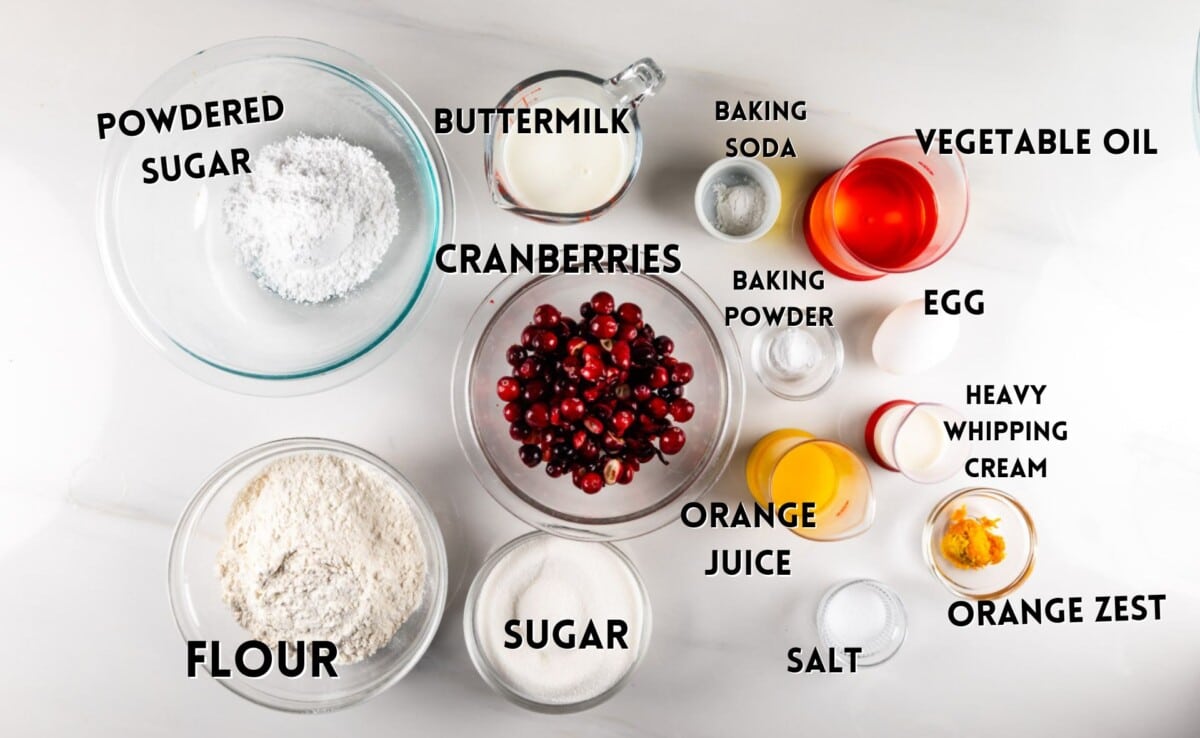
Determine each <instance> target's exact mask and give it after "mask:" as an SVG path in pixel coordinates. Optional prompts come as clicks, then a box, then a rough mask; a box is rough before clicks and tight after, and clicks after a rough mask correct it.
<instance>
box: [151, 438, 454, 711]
mask: <svg viewBox="0 0 1200 738" xmlns="http://www.w3.org/2000/svg"><path fill="white" fill-rule="evenodd" d="M305 452H310V453H322V452H324V453H335V454H339V455H343V456H349V457H351V458H352V459H354V460H356V461H357V462H360V463H363V464H366V465H367V466H369V467H371V468H373V469H375V470H376V471H378V472H379V473H381V474H383V475H384V476H386V477H388V478H389V479H391V480H392V481H393V482H394V483H395V490H396V492H397V493H398V494H400V495H401V497H402V498H403V499H404V501H405V503H406V504H408V506H409V508H410V509H411V510H412V511H413V514H414V518H415V519H416V521H417V525H418V528H419V529H420V532H421V536H422V539H423V540H422V543H423V544H424V546H425V548H426V551H427V554H426V555H427V556H428V557H429V558H430V559H431V560H432V562H433V564H434V565H433V566H432V567H431V568H430V569H428V570H427V571H426V582H427V586H428V587H429V590H430V593H431V596H432V601H431V602H430V603H429V605H430V607H429V613H428V615H427V616H426V618H425V622H423V623H421V630H420V631H419V632H418V634H417V636H416V638H415V639H414V641H413V643H414V644H415V649H414V650H413V652H412V655H411V657H410V658H409V659H408V660H406V661H402V662H397V663H396V664H395V665H394V666H393V668H392V669H391V670H389V671H388V672H387V673H386V674H385V675H384V676H383V677H381V678H379V679H377V680H376V681H375V682H373V683H371V684H369V685H367V686H366V687H365V688H363V689H360V690H358V691H356V692H353V693H351V694H349V695H346V696H344V697H341V698H338V699H333V700H321V701H308V700H299V699H293V698H282V697H277V696H275V695H272V694H270V693H268V692H265V691H263V690H261V689H256V688H254V685H253V680H250V679H246V678H243V677H240V676H232V675H231V677H230V678H226V679H216V681H217V683H218V684H220V685H222V686H223V687H225V688H226V689H228V690H229V691H231V692H233V693H235V694H237V695H238V696H240V697H243V698H245V699H247V700H249V701H250V702H253V703H255V704H258V705H262V706H264V707H269V708H272V709H275V710H281V711H283V712H294V713H318V712H332V711H335V710H340V709H343V708H346V707H350V706H352V705H356V704H358V703H360V702H363V701H365V700H367V699H370V698H371V697H374V696H376V695H378V694H380V693H381V692H383V691H384V690H386V689H388V688H390V687H392V686H394V685H395V684H396V682H398V681H400V680H401V679H403V678H404V677H405V676H406V675H407V674H408V673H409V672H410V671H412V669H413V668H414V667H415V666H416V665H417V663H418V662H420V660H421V659H422V657H424V655H425V653H426V652H427V651H428V649H429V646H430V645H431V644H432V643H433V639H434V637H435V636H436V635H437V631H438V627H439V626H440V625H441V621H442V617H443V615H444V614H445V608H446V599H447V594H448V591H449V562H448V559H447V556H446V543H445V539H444V537H443V535H442V531H441V526H440V525H439V523H438V519H437V515H436V514H434V512H433V509H432V508H431V507H429V504H428V503H427V502H426V501H425V498H424V497H423V496H422V495H421V493H420V492H419V491H418V490H417V488H416V487H414V486H413V485H412V483H411V482H409V481H408V479H407V478H406V477H405V476H404V475H403V474H401V473H400V472H399V471H397V470H396V469H395V468H394V467H392V466H391V465H390V464H388V463H387V462H386V461H384V460H383V459H381V458H379V457H378V456H375V455H374V454H372V453H370V452H369V451H365V450H363V449H362V448H359V447H357V446H353V445H351V444H349V443H343V442H341V441H334V440H331V439H328V438H318V437H294V438H280V439H277V440H274V441H267V442H266V443H261V444H258V445H256V446H252V447H250V448H248V449H246V450H245V451H242V452H240V453H238V454H236V455H235V456H233V457H232V458H230V459H228V460H227V461H225V462H224V463H222V464H221V465H220V466H218V467H217V468H216V469H215V470H214V471H213V472H212V473H211V474H209V475H208V477H207V478H206V479H205V480H204V482H203V483H202V484H201V485H200V487H199V488H198V489H197V491H196V493H195V495H193V497H192V499H191V501H189V502H188V504H187V507H185V508H184V510H183V513H182V514H181V515H180V517H179V521H178V522H177V523H176V525H175V530H174V532H173V533H172V536H171V547H170V550H169V552H168V555H167V598H168V600H169V602H170V606H171V615H172V618H173V619H174V620H175V628H176V630H178V631H179V635H180V636H182V637H183V639H184V641H188V640H199V639H200V636H199V634H198V633H196V632H194V631H193V630H192V628H191V626H190V622H189V619H188V618H187V617H186V616H185V615H184V613H188V612H191V604H192V601H191V596H190V594H189V592H190V587H189V586H188V585H187V584H186V580H187V574H186V573H185V572H184V560H185V558H186V554H187V550H188V548H189V547H190V544H191V539H192V536H193V534H194V533H195V530H196V526H197V525H198V524H199V521H200V514H201V513H202V512H203V511H205V510H207V508H208V506H209V505H210V504H211V503H212V501H213V499H214V498H215V497H216V495H217V494H218V493H219V492H220V491H221V490H222V489H224V486H225V484H227V483H228V481H229V479H230V478H231V477H232V476H234V475H235V474H237V473H239V472H241V471H244V470H245V469H246V468H247V467H250V466H252V465H261V464H264V463H265V462H267V461H269V460H272V459H277V458H281V457H283V456H287V455H291V454H297V453H305ZM407 622H408V621H405V623H407ZM403 627H404V625H401V628H403ZM396 632H397V633H398V632H399V629H398V630H397V631H396ZM394 637H395V636H394V635H393V638H394ZM368 658H371V657H368ZM202 666H203V667H204V670H205V671H206V672H209V673H210V674H211V672H210V670H209V666H208V664H207V663H205V664H203V665H202Z"/></svg>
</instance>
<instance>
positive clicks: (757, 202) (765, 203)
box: [695, 156, 783, 243]
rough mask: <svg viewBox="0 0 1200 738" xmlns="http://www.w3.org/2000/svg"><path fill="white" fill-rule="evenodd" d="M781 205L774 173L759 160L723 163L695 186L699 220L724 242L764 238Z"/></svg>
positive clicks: (717, 164)
mask: <svg viewBox="0 0 1200 738" xmlns="http://www.w3.org/2000/svg"><path fill="white" fill-rule="evenodd" d="M782 202H783V196H782V194H781V192H780V189H779V180H778V179H776V178H775V173H774V172H772V171H771V170H770V168H768V167H767V165H766V164H763V163H762V162H761V161H759V160H757V159H747V158H745V157H740V156H739V157H733V158H728V159H721V160H720V161H718V162H715V163H714V164H713V165H712V166H710V167H709V168H708V169H706V170H704V174H702V175H700V181H699V182H698V183H697V184H696V198H695V204H696V217H697V218H699V219H700V225H702V226H704V230H706V231H708V232H709V233H711V234H712V235H714V236H716V237H717V238H719V239H721V240H722V241H733V242H736V243H745V242H748V241H755V240H757V239H759V238H762V237H763V236H764V235H765V234H766V233H767V231H769V230H771V228H772V226H774V225H775V219H776V218H778V217H779V208H780V206H781V204H782Z"/></svg>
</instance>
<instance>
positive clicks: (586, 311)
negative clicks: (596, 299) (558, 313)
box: [579, 300, 596, 320]
mask: <svg viewBox="0 0 1200 738" xmlns="http://www.w3.org/2000/svg"><path fill="white" fill-rule="evenodd" d="M579 314H580V315H581V316H583V319H584V320H589V319H591V317H592V316H593V315H595V314H596V310H595V308H593V307H592V302H591V300H589V301H587V302H585V303H583V304H582V305H580V306H579Z"/></svg>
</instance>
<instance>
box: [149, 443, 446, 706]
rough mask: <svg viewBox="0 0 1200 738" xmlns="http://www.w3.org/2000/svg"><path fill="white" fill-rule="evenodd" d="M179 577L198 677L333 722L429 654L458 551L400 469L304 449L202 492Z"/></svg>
mask: <svg viewBox="0 0 1200 738" xmlns="http://www.w3.org/2000/svg"><path fill="white" fill-rule="evenodd" d="M167 577H168V589H169V593H170V598H171V609H172V611H173V613H174V615H175V622H176V625H178V627H179V632H180V634H181V635H182V636H183V639H184V641H185V643H181V644H180V649H181V650H184V649H186V652H187V657H188V669H189V674H192V673H193V672H194V674H196V675H198V676H202V675H203V673H204V672H208V673H209V674H210V675H212V676H213V677H214V678H216V679H217V682H218V683H219V684H221V685H223V686H225V687H227V688H229V689H230V690H232V691H233V692H236V693H237V694H239V695H241V696H242V697H245V698H246V699H248V700H250V701H252V702H255V703H258V704H260V705H265V706H267V707H272V708H275V709H278V710H285V711H289V712H328V711H331V710H337V709H341V708H343V707H348V706H350V705H353V704H356V703H358V702H361V701H363V700H365V699H368V698H370V697H373V696H375V695H377V694H379V693H380V692H382V691H384V690H385V689H387V688H388V687H391V686H392V685H394V684H396V682H398V681H400V680H401V679H402V678H403V677H404V676H405V675H406V674H408V673H409V671H411V670H412V669H413V667H414V666H416V664H417V662H418V661H419V660H420V659H421V657H422V656H423V655H424V654H425V651H426V649H427V648H428V647H429V644H430V643H431V642H432V641H433V637H434V634H435V633H436V631H437V628H438V624H439V623H440V622H441V617H442V612H443V610H444V608H445V603H446V591H447V564H446V549H445V544H444V543H443V540H442V535H441V532H440V529H439V527H438V523H437V519H436V517H435V516H434V514H433V512H432V511H431V510H430V508H429V506H428V505H427V504H426V503H425V501H424V500H423V499H422V497H421V495H420V494H419V493H418V492H417V491H416V490H415V489H414V488H413V487H412V485H411V484H409V482H408V481H407V480H406V479H405V478H404V477H403V476H402V475H400V473H398V472H397V471H396V470H395V469H393V468H391V467H390V466H389V465H388V464H387V463H385V462H384V461H382V460H381V459H379V458H377V457H375V456H373V455H371V454H369V453H367V452H366V451H363V450H362V449H359V448H356V447H354V446H350V445H348V444H344V443H339V442H336V441H329V440H324V439H317V438H294V439H285V440H280V441H273V442H271V443H267V444H263V445H261V446H257V447H255V448H252V449H249V450H247V451H245V452H243V453H241V454H239V455H237V456H235V457H234V458H232V459H230V460H229V461H227V462H226V463H224V464H222V465H221V467H220V468H219V469H217V470H216V472H214V473H213V475H212V476H211V477H209V479H208V480H207V481H205V482H204V484H203V485H201V487H200V490H199V491H198V492H197V493H196V496H195V498H194V499H193V500H192V502H191V504H190V505H188V507H187V509H186V510H185V511H184V513H183V517H182V518H181V519H180V521H179V525H178V527H177V528H176V529H175V537H174V540H173V541H172V543H171V553H170V559H169V562H168V567H167ZM185 644H186V645H185Z"/></svg>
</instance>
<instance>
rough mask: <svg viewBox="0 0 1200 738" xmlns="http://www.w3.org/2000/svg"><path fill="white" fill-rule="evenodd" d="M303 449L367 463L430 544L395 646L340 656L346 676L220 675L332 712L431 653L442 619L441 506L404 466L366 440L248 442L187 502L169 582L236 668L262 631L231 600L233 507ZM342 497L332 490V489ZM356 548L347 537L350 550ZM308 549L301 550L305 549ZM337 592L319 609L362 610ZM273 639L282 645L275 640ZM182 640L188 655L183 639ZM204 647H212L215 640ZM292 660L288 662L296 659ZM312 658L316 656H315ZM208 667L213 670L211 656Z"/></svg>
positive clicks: (195, 630) (263, 696)
mask: <svg viewBox="0 0 1200 738" xmlns="http://www.w3.org/2000/svg"><path fill="white" fill-rule="evenodd" d="M302 454H316V455H332V456H334V457H336V458H338V459H341V460H345V461H346V462H348V463H350V464H353V465H357V466H361V467H365V468H366V469H368V470H370V471H372V472H374V473H376V474H377V475H379V477H380V478H382V479H384V480H386V481H387V482H388V487H389V488H390V489H391V490H392V492H393V493H394V494H395V495H396V496H397V498H398V503H399V504H401V505H403V506H404V507H405V508H406V509H407V511H408V513H409V515H410V516H411V523H412V525H413V528H414V530H415V533H416V535H417V538H418V539H419V540H420V541H421V543H422V547H421V548H422V549H423V552H424V567H423V569H424V580H423V582H422V584H421V592H420V597H419V600H417V604H416V607H415V609H413V610H412V611H411V612H409V613H408V616H407V618H406V619H405V620H404V621H403V623H402V624H401V625H400V627H399V630H397V631H396V632H395V634H394V635H393V636H392V637H391V639H390V640H388V641H387V643H386V645H384V646H383V647H382V648H380V649H379V650H377V651H375V652H374V653H372V654H371V655H370V656H367V657H366V658H365V659H364V660H360V661H358V662H357V663H352V664H338V663H336V662H335V668H336V671H337V675H338V676H337V678H329V677H328V676H322V677H321V678H312V676H311V672H310V671H309V670H306V671H305V673H304V674H302V675H300V676H297V677H294V678H289V677H286V676H283V675H282V674H281V673H279V671H278V670H274V669H273V670H272V671H270V672H269V673H267V674H266V675H264V676H261V677H257V678H250V677H246V676H242V675H240V674H239V673H238V672H237V671H236V670H234V671H233V673H232V674H231V675H230V676H228V677H222V678H220V679H217V682H218V683H219V684H221V685H222V686H224V687H227V688H228V689H230V690H232V691H233V692H236V693H237V694H238V695H240V696H242V697H245V698H246V699H248V700H250V701H252V702H255V703H258V704H260V705H265V706H267V707H272V708H275V709H278V710H285V711H289V712H304V713H308V712H328V711H331V710H338V709H341V708H343V707H349V706H350V705H354V704H356V703H358V702H361V701H363V700H366V699H368V698H370V697H373V696H375V695H377V694H379V693H380V692H382V691H384V690H385V689H387V688H388V687H391V686H392V685H394V684H396V682H398V681H400V679H402V678H403V677H404V676H405V675H406V674H408V672H409V671H411V670H412V668H413V667H414V666H416V664H417V662H418V661H419V660H420V659H421V657H422V656H423V655H424V654H425V651H426V650H427V649H428V647H429V645H430V643H431V642H432V641H433V637H434V635H435V634H436V632H437V628H438V625H439V623H440V622H441V618H442V613H443V611H444V608H445V603H446V594H447V582H448V577H447V562H446V548H445V543H444V541H443V539H442V535H441V532H440V528H439V526H438V522H437V518H436V517H435V516H434V513H433V511H432V510H431V509H430V508H429V506H428V504H426V502H425V501H424V499H423V498H422V497H421V495H420V493H418V492H417V491H416V490H415V489H414V488H413V487H412V485H411V484H410V483H409V482H408V480H406V479H405V478H404V477H403V476H402V475H401V474H400V473H399V472H397V471H396V470H395V469H393V468H392V467H391V466H389V465H388V464H387V463H386V462H384V461H383V460H382V459H379V458H378V457H376V456H374V455H372V454H370V453H367V452H366V451H363V450H362V449H360V448H356V447H354V446H351V445H349V444H345V443H339V442H337V441H331V440H326V439H319V438H292V439H283V440H278V441H272V442H270V443H266V444H263V445H261V446H256V447H254V448H251V449H249V450H247V451H244V452H242V453H241V454H239V455H237V456H235V457H234V458H232V459H230V460H229V461H227V462H226V463H225V464H223V465H222V466H221V467H220V468H219V469H217V470H216V471H215V472H214V473H213V474H212V476H210V477H209V478H208V480H206V481H205V482H204V484H203V485H201V487H200V490H199V491H198V492H197V493H196V496H195V497H194V498H193V500H192V502H191V504H190V505H188V507H187V509H186V510H185V511H184V513H183V515H182V517H181V518H180V520H179V524H178V526H177V527H176V529H175V537H174V539H173V541H172V543H171V552H170V557H169V560H168V565H167V579H168V582H167V584H168V590H169V594H170V598H171V609H172V612H173V613H174V616H175V623H176V625H177V626H178V627H179V632H180V634H181V635H182V636H183V638H184V640H186V641H214V640H215V641H219V642H220V662H221V666H222V667H224V668H230V667H231V666H232V665H233V663H234V656H235V653H234V652H235V649H236V648H237V646H238V645H239V644H241V643H242V642H244V641H248V640H252V639H254V636H253V635H251V634H250V633H249V631H247V630H246V629H245V628H243V627H242V625H240V624H239V622H238V620H237V619H236V617H235V615H234V613H233V611H232V610H231V608H230V606H229V605H228V604H227V603H226V601H225V600H224V599H223V597H224V596H225V595H226V594H227V590H226V589H225V588H224V587H223V583H222V576H221V571H220V570H219V568H218V567H219V562H220V560H221V557H222V555H223V553H224V551H225V548H224V547H225V545H226V542H227V540H228V532H229V530H228V526H229V525H230V524H231V523H232V522H233V516H232V515H231V510H232V508H233V506H234V503H235V502H237V501H239V496H240V494H241V493H242V490H243V489H245V488H246V486H247V484H249V483H250V482H251V481H252V480H255V479H256V478H258V477H259V476H260V475H261V474H262V473H263V472H264V470H265V469H267V468H268V467H269V466H270V465H271V464H273V463H276V462H279V461H281V460H286V459H288V458H290V457H295V456H297V455H302ZM334 496H335V495H334V494H333V491H331V493H330V497H331V498H332V497H334ZM359 499H360V500H361V498H359ZM331 504H332V503H331ZM333 514H334V513H333V512H330V513H329V515H333ZM300 535H301V538H303V537H304V536H303V534H300ZM302 548H303V546H302ZM351 548H352V546H351V545H350V542H348V543H347V545H346V547H345V550H346V551H349V550H350V549H351ZM376 548H377V547H376ZM302 553H303V552H297V553H296V554H295V555H294V556H295V557H300V556H301V555H302ZM347 555H349V554H347ZM285 561H286V559H285ZM263 586H264V587H266V586H267V585H263ZM272 591H274V590H272ZM329 594H330V592H329V591H327V590H326V589H322V588H320V587H317V588H315V589H314V590H313V591H312V593H311V597H312V598H313V599H314V600H319V599H320V598H321V597H322V595H324V596H326V597H328V595H329ZM264 596H265V595H264ZM333 599H334V600H335V601H322V602H314V608H315V610H316V611H321V612H327V611H330V610H346V609H349V610H353V609H354V608H355V607H358V606H359V605H360V602H363V601H365V600H363V599H361V598H357V597H351V598H349V599H353V600H355V601H353V602H342V601H336V598H333ZM314 637H315V636H314ZM267 645H269V646H272V649H274V647H275V644H274V643H269V644H267ZM179 649H180V658H181V659H182V658H183V656H184V645H183V644H182V643H181V644H180V646H179ZM205 653H206V655H211V649H206V651H205ZM249 659H251V660H253V665H258V663H259V661H260V660H259V658H258V657H257V656H254V655H251V656H250V657H249ZM181 663H182V662H181ZM293 663H294V661H289V665H290V664H293ZM307 663H308V664H311V663H312V662H311V659H310V660H309V661H308V662H307ZM203 667H204V669H207V670H209V673H210V674H211V673H212V672H211V668H210V667H211V665H210V664H209V663H208V662H207V661H206V662H205V663H204V664H203Z"/></svg>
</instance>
